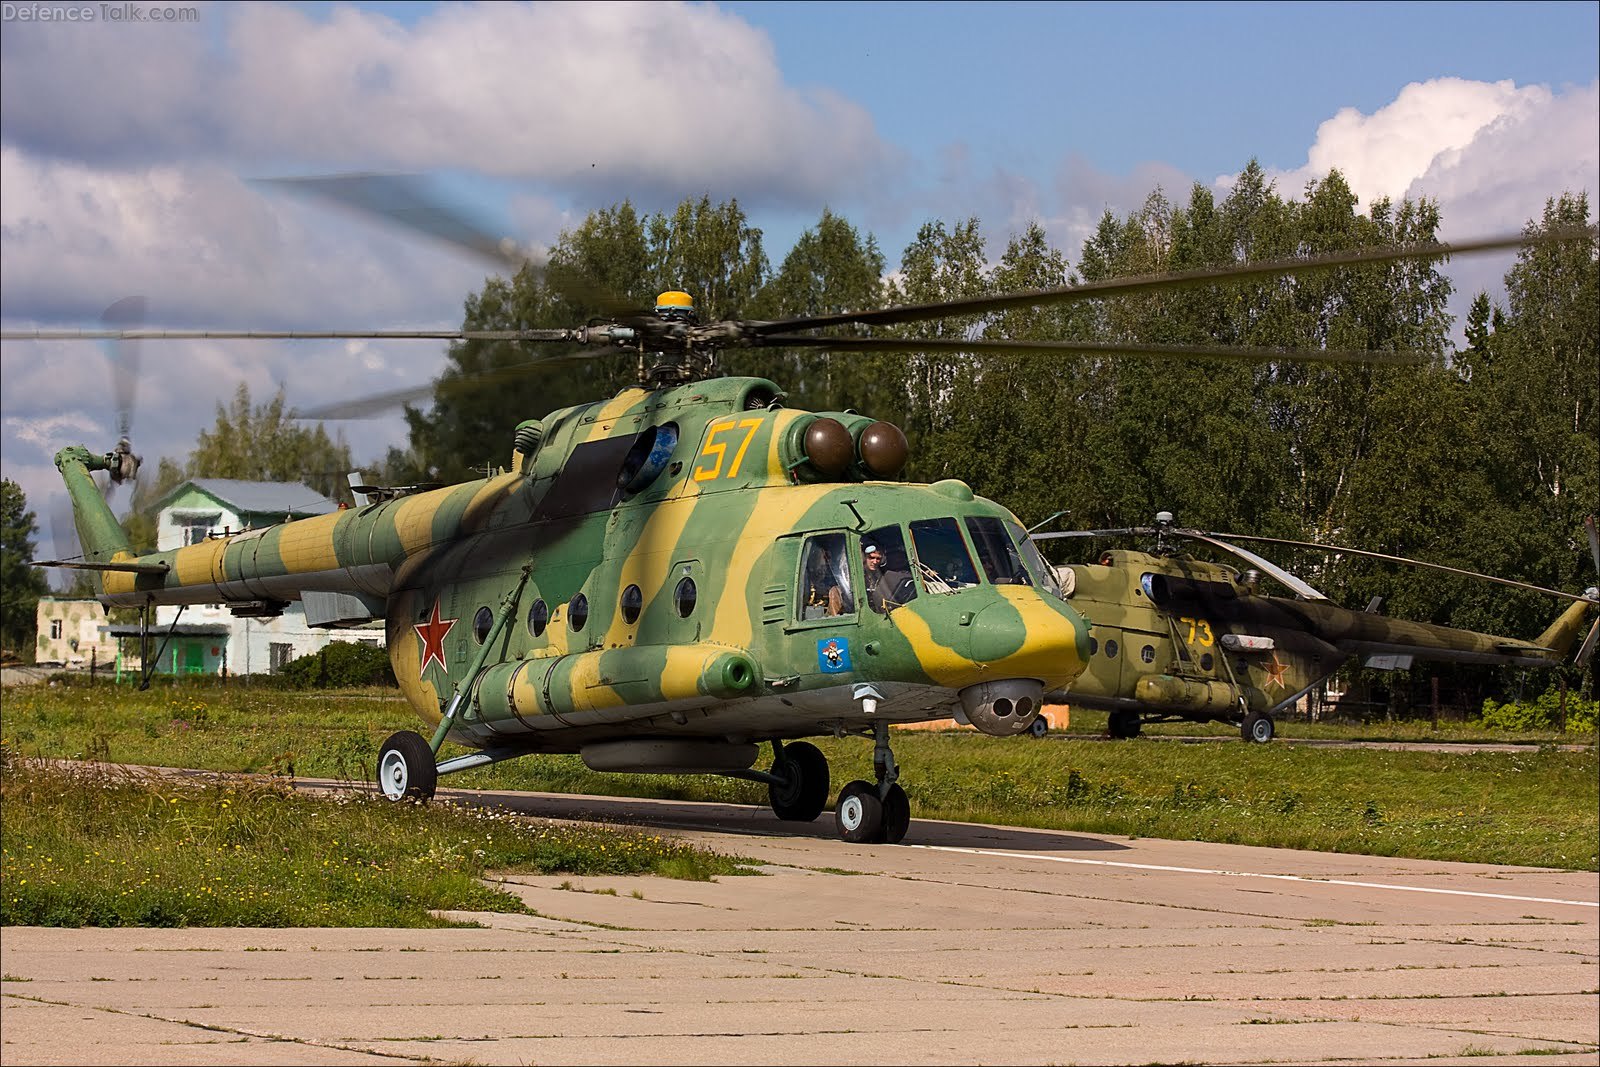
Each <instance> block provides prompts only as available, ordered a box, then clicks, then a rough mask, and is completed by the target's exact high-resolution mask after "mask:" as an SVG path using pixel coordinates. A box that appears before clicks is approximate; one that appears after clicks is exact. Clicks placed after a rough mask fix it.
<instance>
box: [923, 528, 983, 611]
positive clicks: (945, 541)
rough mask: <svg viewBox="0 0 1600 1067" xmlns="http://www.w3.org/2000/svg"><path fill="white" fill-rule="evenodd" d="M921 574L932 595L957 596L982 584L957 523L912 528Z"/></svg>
mask: <svg viewBox="0 0 1600 1067" xmlns="http://www.w3.org/2000/svg"><path fill="white" fill-rule="evenodd" d="M911 543H912V545H913V546H915V548H916V557H917V558H916V563H917V572H918V573H919V574H920V575H921V576H922V585H923V587H924V588H925V589H927V591H928V592H930V593H956V592H960V591H961V590H963V589H968V588H971V587H972V586H975V585H977V584H978V570H977V568H976V567H974V566H973V565H972V554H971V553H970V552H968V551H967V543H966V542H965V541H963V540H962V539H961V527H960V526H958V525H957V524H956V520H955V519H921V520H919V521H917V522H914V523H912V524H911Z"/></svg>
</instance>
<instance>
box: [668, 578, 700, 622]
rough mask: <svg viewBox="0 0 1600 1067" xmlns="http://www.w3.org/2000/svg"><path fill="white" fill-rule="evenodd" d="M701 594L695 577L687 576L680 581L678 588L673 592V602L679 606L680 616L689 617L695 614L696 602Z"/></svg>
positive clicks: (682, 617)
mask: <svg viewBox="0 0 1600 1067" xmlns="http://www.w3.org/2000/svg"><path fill="white" fill-rule="evenodd" d="M699 595H700V594H699V591H698V590H696V589H695V586H694V579H693V578H685V579H683V580H682V581H681V582H679V583H678V588H677V589H675V590H674V591H673V594H672V602H673V604H674V605H676V606H677V609H678V617H679V618H681V619H687V618H688V617H689V616H690V615H693V614H694V603H695V600H696V598H698V597H699Z"/></svg>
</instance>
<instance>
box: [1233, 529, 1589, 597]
mask: <svg viewBox="0 0 1600 1067" xmlns="http://www.w3.org/2000/svg"><path fill="white" fill-rule="evenodd" d="M1214 536H1216V537H1219V538H1221V537H1225V538H1229V539H1231V540H1235V541H1255V542H1257V543H1260V544H1268V545H1286V546H1288V547H1290V548H1310V549H1316V550H1317V551H1320V552H1337V553H1342V554H1345V555H1351V556H1365V557H1367V558H1369V559H1381V560H1384V561H1386V562H1389V563H1402V564H1405V565H1407V566H1411V567H1424V568H1426V569H1428V570H1435V571H1444V572H1445V573H1446V574H1457V575H1460V576H1461V577H1463V578H1481V579H1483V580H1484V581H1486V582H1494V583H1496V584H1498V585H1509V586H1511V587H1512V588H1514V589H1526V590H1528V591H1529V592H1534V593H1545V594H1547V595H1549V596H1554V597H1562V598H1564V599H1567V600H1588V599H1589V597H1587V596H1584V595H1582V594H1579V593H1567V592H1563V591H1562V590H1560V589H1547V588H1545V587H1544V586H1542V585H1530V584H1529V583H1527V582H1518V581H1514V580H1512V579H1510V578H1497V577H1495V576H1494V575H1492V574H1480V573H1479V572H1478V571H1469V570H1463V569H1461V568H1460V567H1447V566H1445V565H1444V564H1442V563H1427V562H1425V561H1423V560H1420V559H1411V558H1410V557H1408V556H1392V555H1389V554H1388V553H1385V552H1369V551H1367V550H1366V549H1362V548H1347V547H1345V546H1344V545H1325V544H1321V543H1319V542H1316V541H1291V540H1288V539H1287V538H1282V537H1261V536H1259V535H1256V534H1231V533H1219V534H1216V535H1214Z"/></svg>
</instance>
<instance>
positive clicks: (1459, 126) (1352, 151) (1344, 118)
mask: <svg viewBox="0 0 1600 1067" xmlns="http://www.w3.org/2000/svg"><path fill="white" fill-rule="evenodd" d="M1550 100H1551V93H1550V90H1549V89H1547V88H1545V87H1543V86H1539V85H1529V86H1524V87H1522V88H1520V89H1519V88H1517V86H1516V85H1515V84H1514V83H1513V82H1510V81H1499V82H1492V83H1491V82H1479V81H1467V80H1465V79H1462V78H1435V79H1433V80H1431V81H1425V82H1412V83H1411V84H1410V85H1407V86H1406V87H1405V88H1403V89H1401V90H1400V92H1399V94H1398V95H1397V96H1396V97H1395V98H1394V100H1393V102H1391V103H1389V104H1386V105H1384V106H1383V107H1381V108H1379V109H1378V110H1377V111H1375V112H1373V113H1372V114H1371V115H1365V114H1362V113H1361V112H1360V111H1357V110H1356V109H1355V108H1349V107H1347V108H1344V109H1342V110H1341V111H1340V112H1339V113H1338V114H1337V115H1335V116H1334V117H1333V118H1331V119H1328V120H1327V121H1326V122H1324V123H1323V124H1322V125H1321V126H1319V127H1318V128H1317V139H1316V141H1315V142H1314V143H1313V144H1312V146H1311V149H1310V151H1309V152H1308V153H1307V156H1306V164H1305V166H1303V167H1300V168H1298V169H1296V170H1293V171H1289V172H1287V173H1283V174H1280V175H1276V176H1277V177H1278V179H1279V188H1280V189H1281V190H1283V191H1284V192H1285V193H1286V194H1288V195H1292V196H1299V195H1300V192H1301V190H1302V189H1304V187H1305V185H1306V183H1307V182H1308V181H1310V180H1312V179H1317V178H1321V177H1323V176H1325V175H1326V174H1327V173H1328V171H1330V170H1332V169H1333V168H1335V167H1337V168H1338V169H1339V171H1340V173H1342V174H1343V175H1344V177H1345V180H1346V181H1347V182H1349V183H1350V188H1351V189H1352V190H1354V191H1355V194H1356V195H1357V196H1359V197H1360V198H1361V200H1362V202H1363V203H1364V204H1371V203H1372V202H1373V201H1374V200H1377V199H1379V198H1380V197H1388V198H1389V199H1391V200H1398V199H1400V197H1401V196H1403V195H1404V194H1405V191H1406V189H1407V188H1409V187H1410V185H1411V183H1412V182H1413V181H1414V180H1415V179H1416V178H1417V177H1418V176H1419V175H1421V174H1423V173H1425V172H1426V171H1427V170H1428V168H1429V167H1430V166H1431V165H1432V164H1433V162H1434V160H1435V159H1437V158H1438V157H1439V156H1440V155H1441V154H1443V153H1447V152H1455V151H1459V150H1460V149H1462V148H1465V147H1466V146H1467V145H1469V144H1471V143H1472V140H1473V138H1474V137H1476V136H1477V135H1478V132H1479V131H1480V130H1482V129H1484V128H1485V127H1486V126H1489V125H1490V124H1491V123H1494V122H1497V121H1503V120H1506V119H1511V118H1520V117H1523V116H1526V115H1528V114H1530V113H1533V112H1537V111H1539V110H1541V109H1543V108H1546V107H1548V106H1549V103H1550Z"/></svg>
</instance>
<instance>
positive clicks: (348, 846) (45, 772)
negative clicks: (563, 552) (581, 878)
mask: <svg viewBox="0 0 1600 1067" xmlns="http://www.w3.org/2000/svg"><path fill="white" fill-rule="evenodd" d="M9 710H10V709H9V707H8V709H7V711H8V714H9ZM0 804H3V806H4V810H5V819H4V823H3V828H0V922H3V923H4V924H6V925H29V926H261V927H283V926H386V927H425V926H444V925H448V924H447V923H446V922H445V921H444V920H443V919H440V918H438V917H436V916H435V915H433V914H432V912H434V911H435V910H458V911H498V912H522V911H526V908H525V907H524V906H523V904H522V902H521V900H520V899H519V898H518V897H516V896H514V895H512V894H510V893H508V892H505V891H503V890H501V889H498V888H495V887H493V886H491V885H488V884H486V883H485V881H483V879H484V876H485V873H486V872H487V871H490V870H494V871H532V872H540V873H545V872H554V871H571V872H574V873H579V874H651V873H655V874H666V875H669V876H672V877H679V878H699V879H706V878H710V877H712V876H714V875H717V874H729V873H735V872H736V871H737V870H738V863H737V861H736V860H734V859H732V858H730V857H726V856H721V855H717V854H714V853H710V852H706V851H703V850H698V849H693V848H690V847H688V846H685V845H683V844H680V843H678V842H674V841H670V840H665V839H662V838H660V837H657V836H654V835H651V834H646V833H641V832H638V831H633V830H621V829H616V828H606V827H592V828H583V827H577V828H575V827H571V826H564V825H563V826H557V825H553V824H548V823H540V822H535V821H533V820H528V819H521V818H515V817H512V816H509V815H506V814H504V813H496V812H486V811H480V810H476V809H472V808H467V807H457V806H452V805H448V804H434V805H428V806H422V805H416V804H402V805H397V804H391V803H388V802H387V801H384V800H381V799H378V798H375V797H373V796H372V795H370V794H342V795H340V796H339V797H338V798H337V799H334V800H329V799H327V798H318V797H308V796H302V795H297V794H295V793H294V792H293V791H292V790H290V789H289V788H288V787H287V786H286V785H285V784H284V783H282V782H273V781H270V780H268V781H262V780H258V779H240V778H232V779H223V778H215V779H211V780H174V779H169V778H153V777H150V776H146V775H136V774H132V773H128V772H126V771H123V770H121V769H118V768H109V767H105V766H103V765H99V764H83V765H78V766H72V765H61V764H56V763H45V762H43V761H33V760H26V759H19V758H15V757H12V758H7V759H6V761H5V765H4V768H3V770H0Z"/></svg>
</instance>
